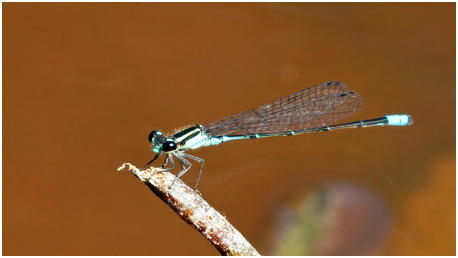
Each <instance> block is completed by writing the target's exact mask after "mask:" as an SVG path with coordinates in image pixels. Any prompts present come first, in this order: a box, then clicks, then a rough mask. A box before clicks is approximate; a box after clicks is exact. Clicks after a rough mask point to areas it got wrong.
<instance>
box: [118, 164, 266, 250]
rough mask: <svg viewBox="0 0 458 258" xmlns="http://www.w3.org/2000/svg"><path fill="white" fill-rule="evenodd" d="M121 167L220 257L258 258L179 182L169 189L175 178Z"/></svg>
mask: <svg viewBox="0 0 458 258" xmlns="http://www.w3.org/2000/svg"><path fill="white" fill-rule="evenodd" d="M125 167H128V170H129V171H130V172H132V174H134V175H135V176H136V177H138V178H139V179H140V180H141V181H143V182H145V184H146V185H147V186H148V187H149V188H150V189H151V191H153V192H154V193H155V194H156V195H157V196H158V197H159V198H161V199H162V200H163V201H164V202H165V203H166V204H167V205H169V206H170V207H171V208H172V210H174V211H175V212H176V213H177V215H178V216H180V218H182V219H183V220H184V221H186V222H187V223H188V224H190V225H191V226H192V227H194V228H195V229H197V230H198V231H199V232H200V233H201V234H202V235H203V236H204V237H205V238H206V239H208V240H209V241H210V242H211V243H212V244H213V245H214V246H215V247H216V249H217V250H218V251H219V252H220V253H221V254H222V255H244V256H254V255H259V253H258V252H257V251H256V249H254V247H253V246H252V245H251V244H250V243H249V242H248V241H247V240H246V239H245V238H244V237H243V236H242V234H240V232H239V231H237V229H235V228H234V227H233V226H232V225H231V224H230V223H229V222H228V221H227V220H226V218H225V217H224V216H223V215H221V214H220V213H219V212H217V211H216V210H215V209H214V208H213V207H211V206H210V205H209V204H208V203H207V202H206V201H205V200H204V199H203V198H202V196H201V195H199V194H198V193H196V192H195V191H194V190H193V189H192V188H190V187H189V186H187V185H186V184H185V183H184V182H183V181H181V180H179V179H178V180H176V181H175V183H174V185H173V187H170V185H171V183H172V182H173V180H174V179H175V175H173V174H171V173H169V172H165V171H161V170H159V169H156V170H155V169H154V168H150V169H146V170H139V169H138V168H136V167H135V166H133V165H131V164H130V163H124V164H123V165H122V166H121V167H119V168H118V171H120V170H124V169H125Z"/></svg>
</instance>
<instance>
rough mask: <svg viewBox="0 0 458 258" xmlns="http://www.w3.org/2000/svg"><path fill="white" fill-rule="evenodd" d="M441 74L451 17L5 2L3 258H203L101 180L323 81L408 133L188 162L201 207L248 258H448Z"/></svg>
mask: <svg viewBox="0 0 458 258" xmlns="http://www.w3.org/2000/svg"><path fill="white" fill-rule="evenodd" d="M455 61H456V60H455V3H438V4H436V3H434V4H431V3H419V4H418V3H408V4H404V3H403V4H401V3H399V4H391V3H382V4H375V3H369V4H343V3H342V4H340V3H339V4H336V3H318V4H316V3H294V4H291V3H284V4H283V3H281V4H279V3H255V4H253V3H247V4H240V3H225V4H180V3H177V4H161V3H159V4H158V3H143V4H138V3H134V4H121V3H116V4H98V3H77V4H74V3H73V4H62V3H50V4H49V3H48V4H35V3H32V4H31V3H5V4H3V251H4V253H3V254H5V255H217V254H218V253H217V251H216V249H214V248H213V247H212V246H211V245H210V244H209V243H208V242H207V241H206V240H205V239H204V238H203V237H202V236H200V234H199V233H197V232H196V231H195V230H193V229H192V228H191V227H189V226H188V225H187V224H186V223H184V222H182V221H181V220H180V219H179V218H178V217H177V216H176V215H175V214H174V213H173V212H171V210H170V209H169V208H168V207H167V206H166V205H164V204H163V203H162V202H161V201H160V200H158V199H157V198H156V197H155V196H153V195H152V194H151V192H150V191H149V190H148V188H147V187H145V186H144V185H143V184H142V183H140V182H139V181H137V180H136V179H135V178H134V177H133V176H132V175H129V174H128V173H126V172H124V173H117V172H116V168H117V167H118V166H119V165H120V164H121V163H123V162H127V161H128V162H132V163H133V164H136V165H138V166H142V165H144V164H145V163H146V162H147V161H148V160H150V159H151V158H152V156H153V153H152V152H151V151H150V149H149V144H148V142H147V136H148V134H149V132H150V131H151V130H153V129H157V130H162V131H164V132H168V131H172V130H173V129H175V128H177V127H182V126H185V125H189V124H194V123H202V124H206V123H210V122H212V121H214V120H216V119H219V118H222V117H224V116H226V115H230V114H233V113H235V112H240V111H243V110H246V109H250V108H254V107H256V106H257V105H260V104H264V103H266V102H268V101H271V100H273V99H275V98H278V97H281V96H284V95H287V94H290V93H293V92H295V91H299V90H301V89H303V88H306V87H309V86H312V85H315V84H318V83H321V82H324V81H330V80H339V81H343V82H345V83H347V84H348V85H349V86H350V87H351V89H352V90H354V91H357V92H359V93H360V94H361V95H362V96H364V98H365V101H366V106H365V108H364V109H363V110H362V111H361V112H360V113H358V114H357V115H355V116H354V117H352V119H350V120H348V121H351V120H360V119H369V118H374V117H379V116H383V115H386V114H396V113H408V114H410V115H412V117H413V118H414V121H415V123H414V124H413V125H412V126H410V127H403V128H394V127H391V128H388V127H386V128H370V129H355V130H343V131H336V132H330V133H317V134H310V135H302V136H295V137H280V138H270V139H262V140H256V141H240V142H231V143H227V144H223V145H220V146H217V147H209V148H203V149H201V150H197V151H194V152H192V153H193V154H194V155H197V156H199V157H201V158H204V159H205V160H206V164H205V170H204V174H203V178H202V180H201V183H200V187H199V190H200V191H201V192H202V193H203V195H204V197H205V198H206V199H207V201H209V202H210V203H211V204H213V205H214V206H215V207H216V208H217V209H218V210H220V211H221V212H222V213H224V214H225V215H226V216H227V218H228V219H229V220H230V221H231V222H232V223H233V225H234V226H235V227H236V228H238V229H239V230H240V231H241V232H242V234H244V235H245V237H246V238H247V239H248V240H249V241H250V242H251V243H252V244H253V245H254V246H255V247H256V248H257V249H258V250H259V251H260V252H261V253H262V254H287V253H284V252H283V253H282V252H281V250H285V249H282V247H284V246H288V244H291V243H293V242H295V241H296V242H297V243H298V244H297V245H298V246H299V247H301V245H304V246H305V247H307V248H298V249H297V250H298V252H299V254H378V255H454V254H455V236H456V234H455V233H456V232H455V228H456V227H455V216H456V214H455V211H456V207H455V203H456V202H455V196H456V195H455V189H456V185H455V182H456V179H455V171H456V159H455V140H456V138H455V129H456V128H455V121H456V120H455V103H456V99H455V83H456V82H455ZM196 176H197V169H196V168H194V169H192V170H191V171H190V172H188V173H187V174H186V175H185V176H184V177H183V179H184V180H185V181H186V182H187V183H188V184H190V185H193V184H194V182H195V178H196ZM300 214H303V215H300ZM295 222H297V226H295V225H296V224H294V223H295ZM301 223H302V224H301ZM304 223H305V224H304ZM291 232H295V234H296V233H297V236H298V238H294V239H293V238H292V237H291V236H293V233H291ZM304 236H305V237H304ZM300 237H304V238H300ZM288 239H289V240H290V242H287V240H288ZM291 239H293V240H291ZM298 239H304V240H298ZM305 243H306V244H305ZM297 245H296V246H297ZM286 250H287V251H293V250H296V249H294V248H292V247H289V248H287V249H286Z"/></svg>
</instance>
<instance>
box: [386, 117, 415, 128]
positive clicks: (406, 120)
mask: <svg viewBox="0 0 458 258" xmlns="http://www.w3.org/2000/svg"><path fill="white" fill-rule="evenodd" d="M386 119H388V125H393V126H404V125H411V124H412V123H413V120H412V118H411V117H410V116H409V115H389V116H386Z"/></svg>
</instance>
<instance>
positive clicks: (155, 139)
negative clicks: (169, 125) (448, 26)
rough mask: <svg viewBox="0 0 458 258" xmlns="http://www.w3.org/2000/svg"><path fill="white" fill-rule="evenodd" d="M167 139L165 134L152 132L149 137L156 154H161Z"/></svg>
mask: <svg viewBox="0 0 458 258" xmlns="http://www.w3.org/2000/svg"><path fill="white" fill-rule="evenodd" d="M166 139H167V138H166V137H165V136H164V134H163V133H162V132H160V131H152V132H151V133H150V134H149V135H148V141H149V142H150V143H151V145H152V150H153V151H154V152H155V153H159V152H161V151H162V147H163V146H162V145H163V144H164V143H165V140H166Z"/></svg>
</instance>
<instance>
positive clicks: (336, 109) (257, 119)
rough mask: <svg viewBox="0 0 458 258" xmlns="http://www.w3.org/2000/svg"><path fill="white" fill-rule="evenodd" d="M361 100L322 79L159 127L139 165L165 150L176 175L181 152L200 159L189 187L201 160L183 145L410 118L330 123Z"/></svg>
mask: <svg viewBox="0 0 458 258" xmlns="http://www.w3.org/2000/svg"><path fill="white" fill-rule="evenodd" d="M363 105H364V100H363V98H362V97H361V95H359V94H358V93H356V92H353V91H350V89H349V88H348V86H347V85H345V84H344V83H341V82H325V83H322V84H318V85H315V86H313V87H310V88H307V89H304V90H301V91H299V92H296V93H294V94H291V95H289V96H286V97H283V98H280V99H277V100H274V101H272V102H270V103H267V104H265V105H262V106H259V107H257V108H255V109H252V110H248V111H245V112H241V113H238V114H235V115H231V116H228V117H225V118H223V119H221V120H218V121H216V122H213V123H211V124H208V125H200V124H199V125H195V126H191V127H189V128H187V129H184V130H182V131H180V132H178V133H175V134H173V135H170V136H165V135H164V134H163V133H161V132H159V131H152V132H151V133H150V134H149V136H148V140H149V142H150V143H151V145H152V150H153V151H154V152H155V153H157V154H156V156H155V157H154V158H153V159H152V160H151V161H150V162H148V164H146V165H145V166H144V167H143V169H144V168H145V167H147V166H148V165H149V164H151V163H152V162H153V161H155V160H156V159H157V158H158V157H159V155H161V154H162V153H165V154H166V157H165V161H164V164H163V165H162V167H161V168H164V167H166V166H167V164H168V162H169V161H170V168H166V169H165V170H169V169H173V168H174V167H175V163H174V160H173V156H175V157H176V158H177V159H178V161H179V162H180V165H181V171H180V172H179V173H178V175H177V177H176V178H179V177H180V176H182V175H183V174H184V173H186V171H188V170H189V169H190V168H191V166H192V164H191V162H189V161H188V160H187V159H186V158H189V159H193V160H196V161H198V162H200V163H202V166H201V167H200V172H199V176H198V178H197V182H196V186H195V187H194V188H195V189H196V188H197V185H198V184H199V180H200V176H201V175H202V169H203V167H204V160H203V159H201V158H198V157H195V156H192V155H189V154H187V153H185V151H187V150H188V149H197V148H200V147H202V146H211V145H218V144H220V143H222V142H227V141H232V140H241V139H258V138H264V137H272V136H293V135H297V134H304V133H313V132H326V131H331V130H337V129H344V128H358V127H371V126H384V125H390V126H405V125H410V124H412V122H413V121H412V118H411V117H410V116H409V115H387V116H384V117H380V118H375V119H369V120H362V121H356V122H351V123H345V124H338V125H333V124H334V123H336V122H337V121H339V120H342V119H345V118H347V117H349V116H351V115H353V114H354V113H356V112H357V111H359V110H360V109H361V108H362V106H363ZM172 185H173V183H172Z"/></svg>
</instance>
